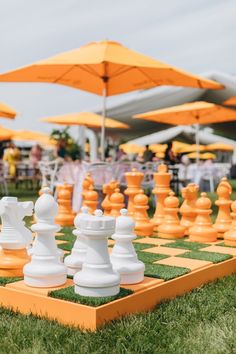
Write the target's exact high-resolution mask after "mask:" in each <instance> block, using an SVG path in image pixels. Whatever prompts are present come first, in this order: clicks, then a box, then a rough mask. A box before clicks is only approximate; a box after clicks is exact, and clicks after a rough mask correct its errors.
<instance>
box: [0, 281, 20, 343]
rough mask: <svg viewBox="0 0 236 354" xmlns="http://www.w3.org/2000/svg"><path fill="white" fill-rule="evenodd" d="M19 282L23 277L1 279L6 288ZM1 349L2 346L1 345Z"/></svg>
mask: <svg viewBox="0 0 236 354" xmlns="http://www.w3.org/2000/svg"><path fill="white" fill-rule="evenodd" d="M18 280H23V278H22V277H14V278H7V277H0V286H5V285H6V284H10V283H15V282H16V281H18ZM0 349H1V345H0Z"/></svg>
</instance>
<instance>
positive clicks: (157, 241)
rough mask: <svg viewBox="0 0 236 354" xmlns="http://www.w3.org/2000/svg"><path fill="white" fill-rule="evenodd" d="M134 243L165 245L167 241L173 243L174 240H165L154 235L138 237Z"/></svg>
mask: <svg viewBox="0 0 236 354" xmlns="http://www.w3.org/2000/svg"><path fill="white" fill-rule="evenodd" d="M134 242H135V243H148V244H153V245H158V246H160V245H167V244H168V243H173V242H174V241H171V240H165V239H163V238H156V237H145V238H140V239H138V240H134Z"/></svg>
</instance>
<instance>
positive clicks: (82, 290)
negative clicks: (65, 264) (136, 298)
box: [74, 210, 120, 297]
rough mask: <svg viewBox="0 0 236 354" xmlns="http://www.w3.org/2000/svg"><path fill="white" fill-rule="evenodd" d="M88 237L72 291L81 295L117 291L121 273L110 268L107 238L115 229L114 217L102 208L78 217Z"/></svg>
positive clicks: (97, 295) (81, 227)
mask: <svg viewBox="0 0 236 354" xmlns="http://www.w3.org/2000/svg"><path fill="white" fill-rule="evenodd" d="M80 229H81V233H82V234H83V235H84V236H85V237H86V240H87V254H86V257H85V261H84V263H83V265H82V270H81V271H79V272H78V273H76V274H75V276H74V283H75V292H76V294H80V295H82V296H92V297H101V296H112V295H116V294H118V293H119V291H120V275H119V274H118V273H117V272H115V271H114V270H113V268H112V265H111V262H110V257H109V253H108V247H107V239H108V237H109V236H111V235H112V234H113V233H114V231H115V218H113V217H110V216H103V213H102V211H101V210H96V211H95V215H90V214H88V215H86V216H84V217H83V218H82V219H81V221H80Z"/></svg>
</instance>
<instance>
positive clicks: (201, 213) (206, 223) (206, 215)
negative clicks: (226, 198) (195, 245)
mask: <svg viewBox="0 0 236 354" xmlns="http://www.w3.org/2000/svg"><path fill="white" fill-rule="evenodd" d="M196 208H197V209H196V211H197V217H196V220H195V222H194V224H193V226H192V227H190V229H189V239H190V240H191V241H195V242H206V243H207V242H215V241H216V240H217V230H216V229H215V228H214V227H213V225H212V221H211V218H210V214H211V213H212V210H211V201H210V199H209V198H208V197H207V195H206V193H201V197H200V198H198V200H197V202H196Z"/></svg>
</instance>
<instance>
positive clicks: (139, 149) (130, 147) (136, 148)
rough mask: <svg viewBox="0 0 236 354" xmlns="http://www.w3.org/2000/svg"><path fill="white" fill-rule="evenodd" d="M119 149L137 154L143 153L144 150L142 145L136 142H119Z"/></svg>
mask: <svg viewBox="0 0 236 354" xmlns="http://www.w3.org/2000/svg"><path fill="white" fill-rule="evenodd" d="M119 148H120V149H122V150H123V151H124V152H125V153H126V154H139V153H143V152H144V150H145V147H144V146H140V145H137V144H128V143H127V144H121V145H120V146H119Z"/></svg>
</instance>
